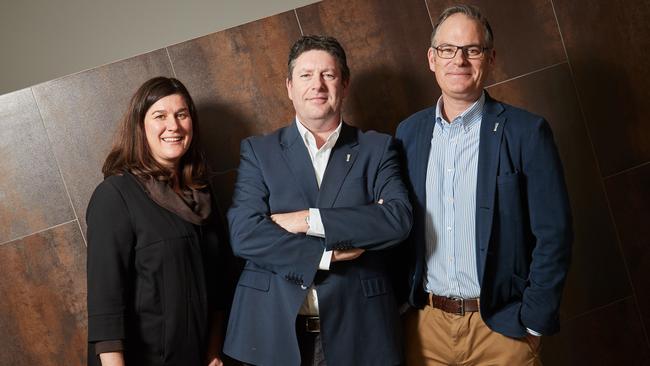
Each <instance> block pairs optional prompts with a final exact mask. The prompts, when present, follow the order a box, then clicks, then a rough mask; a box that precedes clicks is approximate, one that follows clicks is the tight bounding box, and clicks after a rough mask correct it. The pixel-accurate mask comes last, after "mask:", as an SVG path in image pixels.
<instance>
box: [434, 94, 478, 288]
mask: <svg viewBox="0 0 650 366" xmlns="http://www.w3.org/2000/svg"><path fill="white" fill-rule="evenodd" d="M483 104H485V94H482V95H481V97H480V98H479V99H478V100H477V101H476V102H475V103H474V104H472V105H471V106H470V107H469V108H468V109H467V110H465V111H464V112H463V113H461V114H460V115H459V116H458V117H456V118H455V119H454V120H453V121H451V123H448V122H447V121H445V119H444V118H443V117H442V110H441V108H442V97H441V98H440V99H438V104H437V107H436V120H435V128H434V129H433V136H432V138H431V151H430V153H429V162H428V166H427V181H426V198H427V216H426V219H425V220H426V224H425V235H426V245H427V248H426V250H427V277H426V283H425V287H426V291H427V292H431V293H434V294H436V295H440V296H448V297H462V298H465V299H469V298H475V297H479V295H480V293H481V288H480V286H479V282H478V274H477V269H476V233H475V231H476V229H475V222H476V219H475V217H476V174H477V168H478V146H479V137H480V130H481V128H480V127H481V119H482V112H483Z"/></svg>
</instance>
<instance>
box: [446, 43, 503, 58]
mask: <svg viewBox="0 0 650 366" xmlns="http://www.w3.org/2000/svg"><path fill="white" fill-rule="evenodd" d="M433 49H434V50H436V53H437V54H438V56H439V57H441V58H446V59H450V58H454V57H456V53H457V52H458V50H462V51H463V56H465V57H467V58H469V59H477V58H481V57H483V53H484V52H485V50H489V49H490V47H481V46H479V45H475V44H470V45H467V46H454V45H453V44H443V45H442V46H438V47H433Z"/></svg>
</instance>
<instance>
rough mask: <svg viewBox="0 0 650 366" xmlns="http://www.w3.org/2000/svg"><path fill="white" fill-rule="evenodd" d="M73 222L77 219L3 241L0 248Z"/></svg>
mask: <svg viewBox="0 0 650 366" xmlns="http://www.w3.org/2000/svg"><path fill="white" fill-rule="evenodd" d="M73 221H77V219H72V220H69V221H66V222H62V223H60V224H56V225H53V226H50V227H46V228H45V229H41V230H38V231H35V232H33V233H29V234H27V235H22V236H19V237H17V238H13V239H9V240H7V241H4V242H2V243H0V247H1V246H3V245H6V244H10V243H13V242H14V241H18V240H22V239H25V238H27V237H30V236H32V235H36V234H40V233H43V232H46V231H48V230H52V229H56V228H57V227H59V226H63V225H67V224H69V223H71V222H73Z"/></svg>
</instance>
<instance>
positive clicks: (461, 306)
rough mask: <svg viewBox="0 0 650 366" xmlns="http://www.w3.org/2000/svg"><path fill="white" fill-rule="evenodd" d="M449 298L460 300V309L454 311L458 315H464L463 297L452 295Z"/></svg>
mask: <svg viewBox="0 0 650 366" xmlns="http://www.w3.org/2000/svg"><path fill="white" fill-rule="evenodd" d="M451 299H452V300H454V301H458V302H460V309H458V310H457V311H456V314H457V315H460V316H465V299H463V298H462V297H452V298H451Z"/></svg>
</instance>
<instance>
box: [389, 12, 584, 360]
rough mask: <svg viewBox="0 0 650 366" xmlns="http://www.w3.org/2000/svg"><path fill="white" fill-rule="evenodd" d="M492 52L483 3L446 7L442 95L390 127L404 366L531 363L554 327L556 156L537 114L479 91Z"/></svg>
mask: <svg viewBox="0 0 650 366" xmlns="http://www.w3.org/2000/svg"><path fill="white" fill-rule="evenodd" d="M494 58H495V51H494V49H493V35H492V31H491V29H490V26H489V24H488V22H487V20H486V19H485V18H484V17H483V15H481V13H480V12H479V10H478V9H477V8H475V7H471V6H453V7H450V8H448V9H446V10H445V11H444V12H443V13H442V14H441V15H440V17H439V19H438V21H437V24H436V25H435V27H434V31H433V34H432V39H431V48H429V50H428V60H429V67H430V69H431V70H432V71H433V72H434V73H435V77H436V81H437V83H438V85H439V86H440V89H441V91H442V96H441V97H440V99H439V100H438V103H437V104H436V105H435V106H433V107H431V108H428V109H425V110H423V111H420V112H418V113H415V114H414V115H412V116H410V117H409V118H407V119H406V120H405V121H403V122H402V123H401V124H400V125H399V127H398V129H397V139H398V142H399V143H400V145H401V147H402V148H403V154H404V158H405V160H406V165H405V167H406V171H407V176H408V182H407V185H408V186H409V188H410V191H411V195H412V200H411V201H412V203H413V212H414V223H413V230H412V231H411V234H410V238H409V241H408V245H405V247H408V251H406V250H405V252H406V253H408V254H409V259H408V260H409V261H410V272H409V273H408V280H409V282H410V287H409V289H410V293H409V296H408V299H409V303H410V304H411V305H412V306H413V307H415V309H411V310H409V312H408V313H407V315H406V317H405V318H406V319H405V336H406V344H407V346H406V354H407V356H406V359H407V364H408V365H409V366H412V365H448V364H463V365H466V364H467V365H483V364H490V365H529V364H530V365H534V364H539V363H540V361H539V357H538V351H539V341H540V338H539V337H540V336H541V335H550V334H553V333H555V332H557V331H558V329H559V322H558V308H559V305H560V298H561V293H562V288H563V286H564V282H565V278H566V274H567V271H568V267H569V259H570V251H571V250H570V243H571V240H572V232H571V217H570V208H569V202H568V197H567V192H566V187H565V182H564V176H563V170H562V165H561V162H560V159H559V156H558V153H557V149H556V147H555V143H554V141H553V136H552V133H551V130H550V128H549V125H548V123H547V122H546V121H545V120H544V119H543V118H542V117H539V116H536V115H534V114H531V113H529V112H526V111H524V110H521V109H518V108H515V107H513V106H510V105H507V104H505V103H501V102H498V101H496V100H494V99H492V98H491V97H490V96H489V95H488V94H487V92H485V91H484V86H485V82H486V79H487V75H488V73H489V71H490V69H491V67H492V66H493V64H494ZM405 249H406V248H405Z"/></svg>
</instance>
